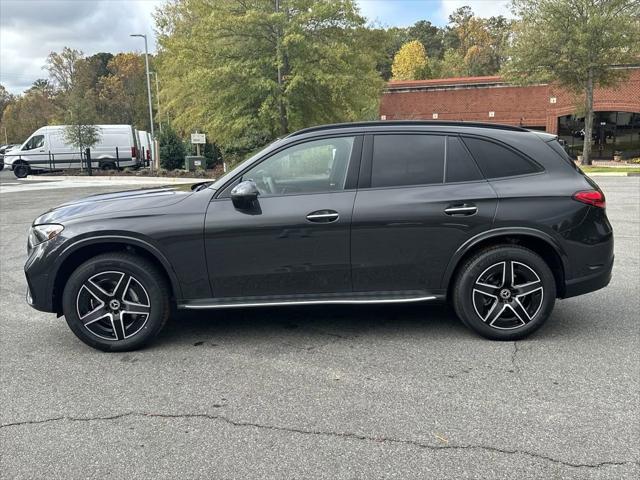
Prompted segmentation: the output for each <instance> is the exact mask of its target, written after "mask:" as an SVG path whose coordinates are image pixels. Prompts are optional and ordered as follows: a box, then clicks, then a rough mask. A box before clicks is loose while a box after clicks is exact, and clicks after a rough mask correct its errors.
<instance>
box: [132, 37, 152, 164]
mask: <svg viewBox="0 0 640 480" xmlns="http://www.w3.org/2000/svg"><path fill="white" fill-rule="evenodd" d="M130 36H131V37H142V38H144V65H145V70H146V73H147V96H148V100H149V122H150V124H151V138H153V139H154V141H155V138H156V136H155V134H154V132H153V107H152V106H151V80H150V78H149V77H150V73H149V49H148V47H147V36H146V35H144V34H142V33H133V34H131V35H130ZM154 161H155V159H154ZM152 170H153V169H152Z"/></svg>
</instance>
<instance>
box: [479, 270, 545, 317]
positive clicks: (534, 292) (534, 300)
mask: <svg viewBox="0 0 640 480" xmlns="http://www.w3.org/2000/svg"><path fill="white" fill-rule="evenodd" d="M543 299H544V288H543V286H542V281H541V280H540V277H539V276H538V274H537V273H536V272H535V270H534V269H533V268H531V267H530V266H529V265H526V264H524V263H522V262H517V261H514V260H506V261H503V262H498V263H495V264H493V265H491V266H490V267H489V268H487V269H485V270H484V271H483V272H482V273H481V274H480V275H479V276H478V278H477V279H476V281H475V283H474V285H473V298H472V300H473V308H474V309H475V312H476V313H477V314H478V316H479V317H480V318H481V319H482V321H483V322H485V323H486V324H488V325H489V326H491V327H493V328H497V329H501V330H511V329H515V328H519V327H522V326H524V325H527V324H528V323H529V322H531V321H532V320H533V319H534V318H535V317H536V315H538V313H539V312H540V308H541V307H542V303H543Z"/></svg>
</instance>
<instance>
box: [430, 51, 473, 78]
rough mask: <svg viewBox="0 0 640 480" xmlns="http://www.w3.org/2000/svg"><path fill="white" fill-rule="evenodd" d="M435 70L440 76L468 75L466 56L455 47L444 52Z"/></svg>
mask: <svg viewBox="0 0 640 480" xmlns="http://www.w3.org/2000/svg"><path fill="white" fill-rule="evenodd" d="M434 70H435V72H436V73H437V76H438V77H439V78H453V77H464V76H466V75H467V66H466V64H465V58H464V57H463V56H462V55H461V54H460V53H459V52H458V50H455V49H453V48H450V49H448V50H446V51H445V52H444V57H443V58H442V60H441V61H440V62H438V64H437V65H435V66H434Z"/></svg>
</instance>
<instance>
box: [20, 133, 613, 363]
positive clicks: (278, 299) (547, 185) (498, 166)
mask: <svg viewBox="0 0 640 480" xmlns="http://www.w3.org/2000/svg"><path fill="white" fill-rule="evenodd" d="M612 266H613V232H612V229H611V225H610V224H609V221H608V220H607V216H606V213H605V199H604V195H603V194H602V192H601V190H600V189H599V188H598V186H597V185H596V184H595V183H594V182H593V181H592V180H591V179H589V178H588V177H586V176H585V175H584V174H583V173H582V172H581V171H580V170H579V169H578V168H577V167H576V166H575V165H574V164H573V162H572V161H571V159H570V158H569V157H568V156H567V154H566V153H565V151H564V150H563V149H562V147H561V146H560V144H559V143H558V141H557V138H556V137H555V136H553V135H550V134H545V133H541V132H534V131H528V130H524V129H521V128H517V127H509V126H498V125H489V124H472V123H460V122H449V123H448V122H372V123H354V124H340V125H328V126H322V127H316V128H309V129H306V130H301V131H299V132H296V133H293V134H291V135H289V136H288V137H286V138H283V139H280V140H277V141H275V142H274V143H273V144H271V145H270V146H268V147H267V148H265V149H264V150H263V151H262V152H260V153H258V154H257V155H255V156H254V157H252V158H250V159H248V160H246V161H245V162H244V163H242V164H241V165H239V166H238V167H237V168H235V169H234V170H233V171H231V172H229V173H227V174H226V175H224V176H223V177H222V178H220V179H219V180H216V181H214V182H208V183H200V184H196V185H193V186H189V187H185V188H181V187H166V188H151V189H145V190H136V191H129V192H122V193H108V194H104V195H95V196H92V197H88V198H85V199H83V200H79V201H75V202H71V203H67V204H64V205H61V206H59V207H57V208H54V209H53V210H50V211H49V212H47V213H45V214H44V215H42V216H40V217H38V218H37V219H36V220H35V221H34V223H33V226H32V228H31V231H30V233H29V258H28V260H27V263H26V265H25V272H26V276H27V282H28V286H29V291H28V294H27V299H28V302H29V303H30V304H31V305H32V306H33V307H34V308H36V309H38V310H42V311H45V312H55V313H57V314H58V315H64V316H65V318H66V320H67V323H68V324H69V327H70V328H71V330H73V332H74V333H75V334H76V335H77V336H78V337H79V338H80V339H81V340H82V341H83V342H85V343H87V344H88V345H90V346H92V347H95V348H98V349H101V350H112V351H113V350H130V349H134V348H138V347H140V346H142V345H143V344H146V343H147V342H149V341H150V340H151V339H152V338H153V337H154V336H155V335H156V334H157V333H158V332H159V331H160V329H161V328H162V326H163V325H164V323H165V322H166V321H167V318H168V317H169V315H170V312H171V309H172V306H176V307H177V308H179V309H212V308H233V307H257V306H271V305H309V304H361V303H363V304H366V303H402V302H428V301H442V300H448V301H450V302H451V303H452V305H453V307H454V309H455V311H456V313H457V314H458V316H459V317H460V319H461V320H462V321H463V322H464V323H465V324H466V325H467V326H469V327H470V328H472V329H473V330H475V331H476V332H478V333H479V334H480V335H482V336H484V337H487V338H491V339H498V340H514V339H518V338H522V337H524V336H525V335H528V334H530V333H531V332H533V331H535V330H536V329H537V328H539V327H540V326H541V325H542V324H543V323H544V321H545V320H546V319H547V318H548V317H549V315H550V313H551V310H552V309H553V305H554V302H555V299H556V298H566V297H571V296H575V295H580V294H583V293H587V292H591V291H593V290H597V289H599V288H602V287H604V286H606V285H607V284H608V283H609V280H610V278H611V269H612Z"/></svg>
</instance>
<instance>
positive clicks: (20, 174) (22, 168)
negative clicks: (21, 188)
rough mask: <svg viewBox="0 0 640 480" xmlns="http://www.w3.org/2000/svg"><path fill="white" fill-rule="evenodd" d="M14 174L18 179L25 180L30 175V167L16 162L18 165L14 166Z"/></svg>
mask: <svg viewBox="0 0 640 480" xmlns="http://www.w3.org/2000/svg"><path fill="white" fill-rule="evenodd" d="M13 174H14V175H15V176H16V178H25V177H26V176H27V175H29V165H28V164H27V163H25V162H20V163H17V162H16V164H14V166H13Z"/></svg>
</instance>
